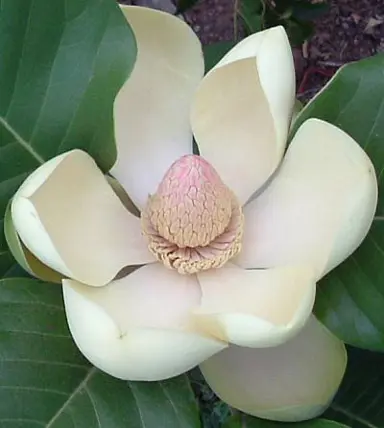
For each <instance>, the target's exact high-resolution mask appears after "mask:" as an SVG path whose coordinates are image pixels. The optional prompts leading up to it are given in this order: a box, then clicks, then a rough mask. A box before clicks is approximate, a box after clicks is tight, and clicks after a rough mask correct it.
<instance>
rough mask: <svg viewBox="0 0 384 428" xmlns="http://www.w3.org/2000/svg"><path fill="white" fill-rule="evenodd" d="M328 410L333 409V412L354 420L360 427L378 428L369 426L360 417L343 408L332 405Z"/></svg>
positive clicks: (367, 422) (369, 424) (368, 423)
mask: <svg viewBox="0 0 384 428" xmlns="http://www.w3.org/2000/svg"><path fill="white" fill-rule="evenodd" d="M330 408H331V409H333V410H334V411H335V412H339V413H342V414H343V415H345V416H347V417H348V418H350V419H352V420H355V421H356V422H359V423H361V424H362V425H364V426H366V427H367V428H379V427H378V426H376V425H373V424H371V423H370V422H369V421H367V420H365V419H364V418H361V417H360V416H357V415H355V414H354V413H352V412H351V411H349V410H346V409H344V408H343V407H341V406H338V405H337V404H335V403H332V404H331V406H330Z"/></svg>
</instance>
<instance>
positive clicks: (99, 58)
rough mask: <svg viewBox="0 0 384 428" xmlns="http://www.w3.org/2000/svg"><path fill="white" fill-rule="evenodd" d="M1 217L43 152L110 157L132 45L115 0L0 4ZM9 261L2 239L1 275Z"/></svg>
mask: <svg viewBox="0 0 384 428" xmlns="http://www.w3.org/2000/svg"><path fill="white" fill-rule="evenodd" d="M0 6H1V7H0V55H1V62H0V222H2V221H3V217H4V213H5V209H6V206H7V203H8V201H9V199H10V198H11V196H12V195H13V194H14V192H15V190H16V189H17V187H18V186H19V185H20V183H21V182H22V180H23V179H25V178H26V177H27V176H28V174H29V173H30V172H31V171H33V170H34V169H35V168H36V167H37V166H39V165H40V164H42V163H43V162H44V161H46V160H48V159H49V158H51V157H53V156H55V155H57V154H59V153H61V152H64V151H67V150H69V149H72V148H74V147H77V148H81V149H84V150H86V151H87V152H89V153H90V154H91V155H92V156H93V157H94V158H95V159H96V160H97V162H98V164H99V165H100V167H101V168H102V169H104V170H107V169H109V168H110V167H111V166H112V165H113V163H114V161H115V158H116V147H115V143H114V135H113V132H114V131H113V116H112V114H113V109H112V106H113V100H114V98H115V96H116V93H117V91H118V90H119V88H120V87H121V86H122V84H123V83H124V81H125V80H126V79H127V77H128V76H129V74H130V72H131V70H132V67H133V65H134V61H135V58H136V44H135V40H134V36H133V34H132V32H131V30H130V28H129V27H128V24H127V22H126V20H125V18H124V17H123V15H122V13H121V12H120V10H119V8H118V5H117V3H116V2H115V1H114V0H55V1H46V0H3V1H1V2H0ZM0 226H1V224H0ZM11 267H12V261H10V259H9V255H7V254H6V245H5V240H4V236H1V237H0V268H1V271H0V277H1V276H3V275H4V273H5V271H6V270H9V269H10V268H11Z"/></svg>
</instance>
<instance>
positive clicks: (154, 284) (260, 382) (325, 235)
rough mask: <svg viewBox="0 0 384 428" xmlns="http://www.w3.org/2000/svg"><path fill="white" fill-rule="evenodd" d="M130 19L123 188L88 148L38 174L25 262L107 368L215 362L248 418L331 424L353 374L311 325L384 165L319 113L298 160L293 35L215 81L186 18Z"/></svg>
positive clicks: (117, 110) (338, 349)
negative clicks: (331, 407) (321, 419)
mask: <svg viewBox="0 0 384 428" xmlns="http://www.w3.org/2000/svg"><path fill="white" fill-rule="evenodd" d="M122 10H123V12H124V14H125V16H126V18H127V20H128V22H129V24H130V25H131V27H132V29H133V31H134V34H135V36H136V40H137V46H138V57H137V61H136V64H135V67H134V70H133V72H132V75H131V76H130V78H129V79H128V80H127V82H126V83H125V84H124V86H123V87H122V89H121V91H120V92H119V94H118V96H117V98H116V101H115V105H114V118H115V137H116V144H117V161H116V163H115V165H114V166H113V168H112V169H111V171H110V173H111V176H112V177H113V178H111V177H109V176H108V177H105V176H104V175H103V173H102V172H101V171H100V170H99V168H98V167H97V165H96V163H95V162H94V161H93V160H92V159H91V157H90V156H89V155H87V154H86V153H85V152H83V151H81V150H73V151H70V152H67V153H63V154H60V155H59V156H57V157H55V158H53V159H51V160H48V161H47V162H46V163H44V164H43V165H42V166H40V167H39V168H38V169H37V170H36V171H34V172H33V173H32V174H31V175H30V176H29V177H28V178H27V179H26V180H25V182H24V183H23V184H22V186H21V187H20V188H19V190H18V191H17V193H16V195H15V197H14V198H13V201H12V205H11V219H12V222H13V226H14V229H15V231H16V232H15V233H16V237H17V239H20V245H21V248H22V249H23V255H24V257H25V258H26V259H29V260H30V261H31V263H30V266H32V261H33V263H34V264H33V265H34V266H35V271H34V272H35V274H38V273H37V271H38V272H40V276H42V277H43V278H47V277H49V278H51V279H52V278H53V279H58V280H59V281H61V280H62V287H63V294H64V303H65V310H66V315H67V319H68V324H69V328H70V330H71V333H72V335H73V338H74V340H75V342H76V344H77V346H78V347H79V349H80V350H81V352H82V353H83V354H84V355H85V356H86V357H87V358H88V359H89V360H90V361H91V362H92V363H93V364H94V365H95V366H97V367H99V368H100V369H101V370H104V371H105V372H107V373H109V374H111V375H112V376H115V377H118V378H121V379H130V380H159V379H165V378H169V377H172V376H175V375H178V374H180V373H182V372H185V371H187V370H189V369H191V368H192V367H194V366H196V365H198V364H201V369H202V372H203V374H204V376H205V378H206V379H207V382H208V383H209V384H210V385H211V387H212V388H213V390H214V391H215V392H216V393H217V394H218V395H219V396H220V397H221V398H222V399H223V400H225V401H227V402H228V403H229V404H231V405H233V406H235V407H237V408H238V409H241V410H243V411H245V412H247V413H250V414H253V415H257V416H261V417H265V418H269V419H277V420H300V419H306V418H310V417H313V416H315V415H317V414H319V413H320V412H322V411H323V410H324V408H325V407H326V406H327V404H328V403H329V400H330V399H331V398H332V396H333V395H334V393H335V391H336V390H337V388H338V386H339V384H340V381H341V378H342V376H343V373H344V370H345V365H346V353H345V349H344V345H343V344H342V343H341V342H340V341H339V340H338V339H337V338H335V337H334V336H333V335H332V334H331V333H330V332H328V331H327V330H326V329H325V328H324V327H323V326H322V325H321V324H320V323H319V322H318V321H317V320H316V319H315V318H314V317H313V316H312V315H311V312H312V307H313V304H314V298H315V290H316V282H317V281H318V280H319V279H320V278H321V277H323V276H324V275H325V274H326V273H327V272H329V271H330V270H331V269H333V268H334V267H335V266H337V265H338V264H339V263H341V262H342V261H343V260H344V259H345V258H346V257H348V256H349V255H350V254H351V253H352V252H353V251H354V250H355V249H356V247H357V246H358V245H359V244H360V243H361V242H362V240H363V238H364V237H365V235H366V234H367V232H368V229H369V227H370V225H371V222H372V219H373V215H374V211H375V206H376V201H377V183H376V178H375V173H374V168H373V166H372V164H371V162H370V160H369V158H368V157H367V156H366V154H365V153H364V151H363V150H362V149H361V148H360V147H359V146H358V144H356V142H355V141H354V140H353V139H352V138H351V137H349V136H348V135H347V134H345V133H344V132H343V131H341V130H340V129H338V128H336V127H335V126H332V125H330V124H328V123H325V122H323V121H320V120H316V119H311V120H308V121H307V122H305V123H304V124H303V125H302V126H301V128H300V129H299V130H298V131H297V133H296V135H295V136H294V138H293V141H292V142H291V143H290V145H289V147H288V149H287V151H286V154H285V157H284V159H283V160H282V158H283V154H284V152H285V149H286V147H287V135H288V130H289V128H290V124H291V116H292V110H293V105H294V96H295V78H294V66H293V60H292V54H291V50H290V45H289V43H288V39H287V36H286V34H285V32H284V30H283V28H281V27H277V28H273V29H270V30H266V31H263V32H260V33H258V34H254V35H252V36H250V37H248V38H246V39H245V40H243V41H242V42H240V43H239V44H238V45H237V46H236V47H235V48H233V49H232V50H231V51H230V52H229V53H228V54H227V55H226V56H225V57H224V58H223V59H222V60H221V61H220V62H219V63H218V64H217V65H216V66H215V67H214V68H213V69H212V70H211V71H210V72H209V73H208V74H207V75H206V76H205V77H204V78H203V74H204V64H203V56H202V50H201V46H200V43H199V41H198V39H197V37H196V36H195V34H194V33H193V32H192V30H191V29H190V28H189V27H188V26H187V25H186V24H185V23H184V22H182V21H181V20H179V19H178V18H176V17H173V16H171V15H168V14H165V13H162V12H159V11H154V10H150V9H145V8H138V7H123V8H122ZM192 136H194V138H195V140H196V142H197V145H198V149H199V153H200V156H201V157H200V156H197V155H193V152H192ZM118 183H119V184H118ZM123 189H124V190H123ZM132 202H133V203H132ZM8 234H9V232H8ZM34 257H35V258H34ZM32 271H33V269H32Z"/></svg>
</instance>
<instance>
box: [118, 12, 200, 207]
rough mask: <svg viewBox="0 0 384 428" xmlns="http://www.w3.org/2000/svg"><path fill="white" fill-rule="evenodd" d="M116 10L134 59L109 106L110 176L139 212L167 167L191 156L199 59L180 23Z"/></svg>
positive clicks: (162, 16)
mask: <svg viewBox="0 0 384 428" xmlns="http://www.w3.org/2000/svg"><path fill="white" fill-rule="evenodd" d="M122 10H123V12H124V14H125V17H126V18H127V20H128V22H129V24H130V26H131V27H132V29H133V32H134V34H135V37H136V41H137V48H138V55H137V60H136V63H135V67H134V69H133V72H132V74H131V76H130V77H129V79H128V80H127V82H126V83H125V84H124V86H123V87H122V89H121V90H120V92H119V94H118V95H117V98H116V101H115V105H114V118H115V137H116V142H117V152H118V158H117V162H116V164H115V165H114V167H113V168H112V170H111V173H112V174H113V175H114V176H115V177H116V178H117V179H118V180H119V181H120V183H121V184H122V185H123V186H124V188H125V190H126V191H127V192H128V194H129V196H130V197H131V198H132V200H133V202H134V203H135V204H136V205H137V206H138V207H139V208H142V207H143V206H144V205H145V203H146V201H147V198H148V194H149V193H151V194H152V193H154V192H155V191H156V189H157V186H158V184H159V183H160V181H161V179H162V177H163V175H164V174H165V172H166V171H167V170H168V168H169V167H170V166H171V164H172V163H173V162H174V161H175V160H176V159H177V158H179V157H180V156H182V155H185V154H188V153H192V132H191V126H190V123H189V111H190V104H191V100H192V95H193V93H194V92H195V90H196V88H197V86H198V84H199V82H200V80H201V78H202V76H203V74H204V59H203V54H202V49H201V45H200V42H199V40H198V38H197V36H196V35H195V34H194V32H193V31H192V29H191V28H190V27H188V25H187V24H186V23H185V22H183V21H182V20H181V19H179V18H177V17H175V16H173V15H170V14H168V13H164V12H160V11H158V10H153V9H147V8H144V7H134V6H122Z"/></svg>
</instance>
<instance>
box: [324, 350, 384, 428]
mask: <svg viewBox="0 0 384 428" xmlns="http://www.w3.org/2000/svg"><path fill="white" fill-rule="evenodd" d="M348 351H349V352H348V355H349V360H348V366H347V372H346V375H345V378H344V380H343V383H342V385H341V388H340V390H339V392H338V393H337V395H336V397H335V399H334V401H333V403H332V404H331V407H330V408H329V410H328V411H327V413H326V416H327V417H329V418H331V419H335V420H338V421H339V422H341V423H345V424H347V425H350V426H351V427H353V428H367V427H368V428H382V427H383V426H384V415H383V412H382V410H383V396H384V355H383V354H381V353H374V352H368V351H362V350H360V349H356V348H350V349H349V350H348Z"/></svg>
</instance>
